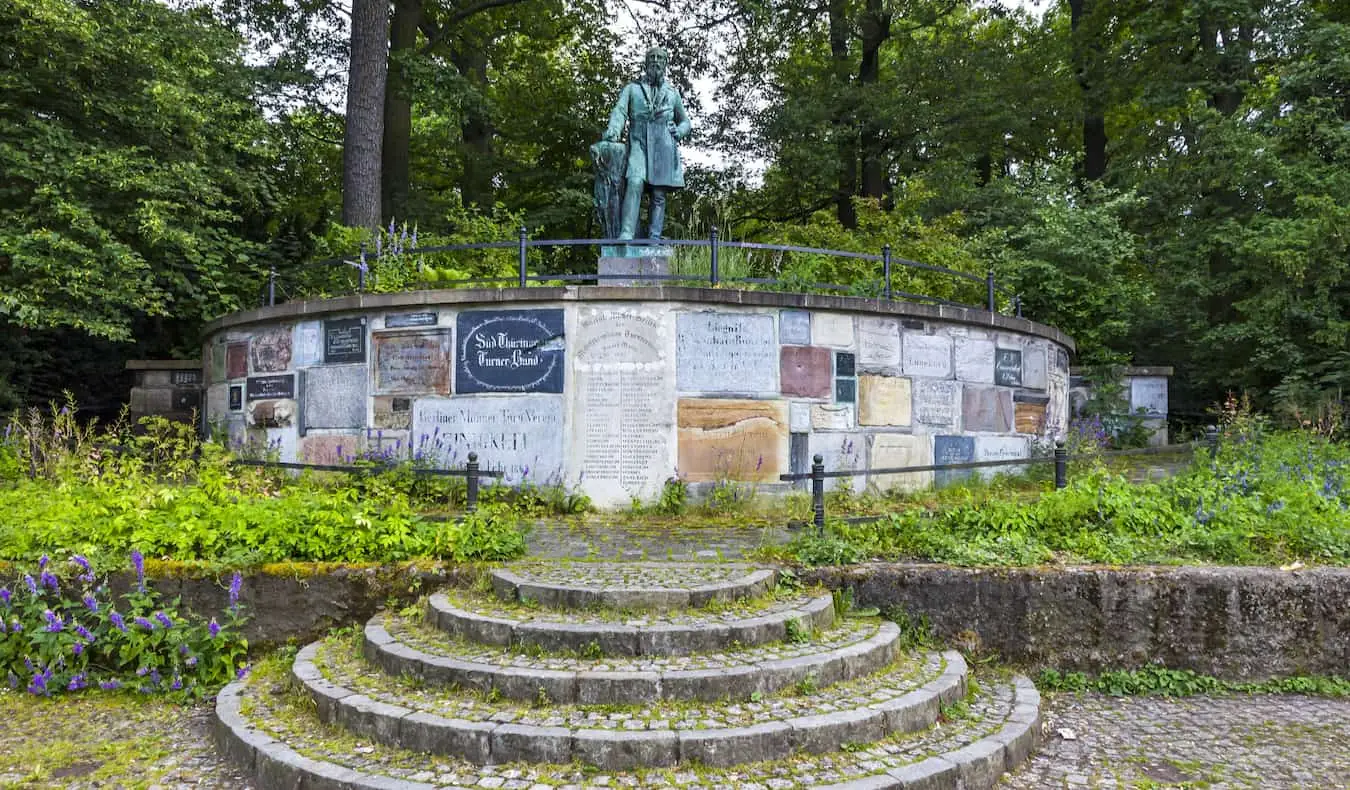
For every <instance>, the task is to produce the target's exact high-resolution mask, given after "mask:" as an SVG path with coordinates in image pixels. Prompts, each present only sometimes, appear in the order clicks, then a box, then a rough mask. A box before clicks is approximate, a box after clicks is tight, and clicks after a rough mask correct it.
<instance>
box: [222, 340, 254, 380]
mask: <svg viewBox="0 0 1350 790" xmlns="http://www.w3.org/2000/svg"><path fill="white" fill-rule="evenodd" d="M247 375H248V341H247V340H245V341H244V342H242V343H230V344H228V345H226V346H225V378H227V379H242V378H244V377H245V376H247Z"/></svg>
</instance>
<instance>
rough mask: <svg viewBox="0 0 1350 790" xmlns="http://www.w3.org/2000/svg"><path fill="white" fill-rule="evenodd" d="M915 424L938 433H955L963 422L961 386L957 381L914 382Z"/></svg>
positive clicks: (925, 380)
mask: <svg viewBox="0 0 1350 790" xmlns="http://www.w3.org/2000/svg"><path fill="white" fill-rule="evenodd" d="M914 422H915V423H916V424H922V425H924V426H927V427H928V428H931V429H933V430H938V431H955V430H957V429H958V428H959V427H960V422H961V385H960V384H959V383H957V382H955V381H941V380H931V379H915V380H914Z"/></svg>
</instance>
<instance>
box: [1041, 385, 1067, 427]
mask: <svg viewBox="0 0 1350 790" xmlns="http://www.w3.org/2000/svg"><path fill="white" fill-rule="evenodd" d="M1046 393H1047V394H1048V395H1049V396H1050V403H1049V404H1047V405H1046V407H1045V433H1046V435H1047V436H1048V437H1050V438H1051V439H1060V438H1063V437H1064V433H1065V431H1066V430H1067V429H1068V427H1069V380H1068V377H1067V376H1065V375H1064V374H1062V373H1059V372H1055V371H1052V372H1050V373H1047V374H1046Z"/></svg>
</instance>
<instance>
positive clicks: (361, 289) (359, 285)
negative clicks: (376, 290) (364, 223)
mask: <svg viewBox="0 0 1350 790" xmlns="http://www.w3.org/2000/svg"><path fill="white" fill-rule="evenodd" d="M365 290H366V243H365V242H364V241H363V242H361V265H360V266H358V267H357V269H356V292H357V293H365Z"/></svg>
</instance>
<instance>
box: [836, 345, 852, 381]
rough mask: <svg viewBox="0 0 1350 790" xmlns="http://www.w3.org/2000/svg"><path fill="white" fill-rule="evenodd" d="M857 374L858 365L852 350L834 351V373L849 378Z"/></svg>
mask: <svg viewBox="0 0 1350 790" xmlns="http://www.w3.org/2000/svg"><path fill="white" fill-rule="evenodd" d="M857 374H858V366H857V364H856V361H855V358H854V356H853V353H852V352H849V351H836V352H834V375H836V376H843V377H844V378H849V377H852V376H856V375H857Z"/></svg>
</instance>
